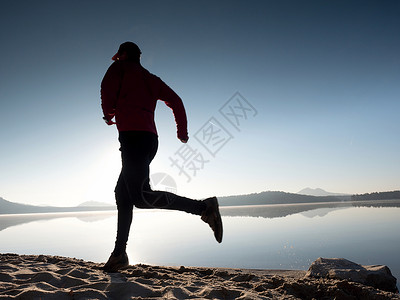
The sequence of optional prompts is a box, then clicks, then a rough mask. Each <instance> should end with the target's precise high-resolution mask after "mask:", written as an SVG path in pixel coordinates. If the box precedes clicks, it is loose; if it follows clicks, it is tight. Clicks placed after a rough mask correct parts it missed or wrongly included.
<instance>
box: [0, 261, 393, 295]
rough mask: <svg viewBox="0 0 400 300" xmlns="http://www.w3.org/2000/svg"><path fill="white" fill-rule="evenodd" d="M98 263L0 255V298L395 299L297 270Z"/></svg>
mask: <svg viewBox="0 0 400 300" xmlns="http://www.w3.org/2000/svg"><path fill="white" fill-rule="evenodd" d="M101 267H102V264H99V263H94V262H90V261H84V260H81V259H76V258H69V257H61V256H49V255H18V254H10V253H8V254H0V299H1V298H7V299H19V298H29V299H39V298H41V299H88V298H92V299H93V298H94V299H312V298H315V299H321V298H325V299H334V298H338V299H343V297H344V296H347V297H354V298H352V299H366V300H368V299H400V296H399V294H395V293H390V292H386V291H382V290H378V289H375V288H373V287H370V286H366V285H363V284H360V283H355V282H350V281H347V280H338V279H328V278H312V277H307V276H305V274H306V271H301V270H263V269H231V268H207V267H186V266H180V267H168V266H150V265H143V264H138V265H131V266H129V267H127V268H125V269H124V270H121V271H120V272H118V273H105V272H104V271H102V270H101Z"/></svg>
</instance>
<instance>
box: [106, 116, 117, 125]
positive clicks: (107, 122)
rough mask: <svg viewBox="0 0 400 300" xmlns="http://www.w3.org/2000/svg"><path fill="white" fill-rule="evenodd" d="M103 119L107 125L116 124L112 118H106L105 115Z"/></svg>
mask: <svg viewBox="0 0 400 300" xmlns="http://www.w3.org/2000/svg"><path fill="white" fill-rule="evenodd" d="M103 120H104V121H105V122H106V124H107V125H114V124H116V123H115V122H114V121H113V120H107V118H106V117H103Z"/></svg>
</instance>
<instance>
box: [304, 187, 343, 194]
mask: <svg viewBox="0 0 400 300" xmlns="http://www.w3.org/2000/svg"><path fill="white" fill-rule="evenodd" d="M297 194H301V195H308V196H345V195H346V194H338V193H331V192H327V191H325V190H323V189H320V188H316V189H312V188H309V187H307V188H305V189H302V190H301V191H299V192H297Z"/></svg>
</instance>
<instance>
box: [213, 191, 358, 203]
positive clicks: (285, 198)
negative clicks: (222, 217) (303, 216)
mask: <svg viewBox="0 0 400 300" xmlns="http://www.w3.org/2000/svg"><path fill="white" fill-rule="evenodd" d="M350 200H351V196H309V195H301V194H294V193H286V192H279V191H267V192H261V193H255V194H248V195H240V196H227V197H218V201H219V203H220V205H221V206H232V205H233V206H236V205H265V204H296V203H318V202H342V201H350Z"/></svg>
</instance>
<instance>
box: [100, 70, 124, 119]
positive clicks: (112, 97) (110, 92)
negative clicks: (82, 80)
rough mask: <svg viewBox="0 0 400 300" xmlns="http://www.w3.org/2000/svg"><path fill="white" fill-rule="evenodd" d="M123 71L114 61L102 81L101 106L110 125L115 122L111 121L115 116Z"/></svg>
mask: <svg viewBox="0 0 400 300" xmlns="http://www.w3.org/2000/svg"><path fill="white" fill-rule="evenodd" d="M121 80H122V71H121V66H120V65H119V64H118V63H113V64H112V65H111V66H110V67H109V68H108V70H107V72H106V74H105V75H104V78H103V80H102V82H101V90H100V94H101V108H102V110H103V114H104V117H103V119H104V120H105V121H106V123H107V124H108V125H112V124H115V123H114V122H113V121H111V120H112V119H113V118H114V116H115V109H116V105H117V99H118V95H119V91H120V87H121Z"/></svg>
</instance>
